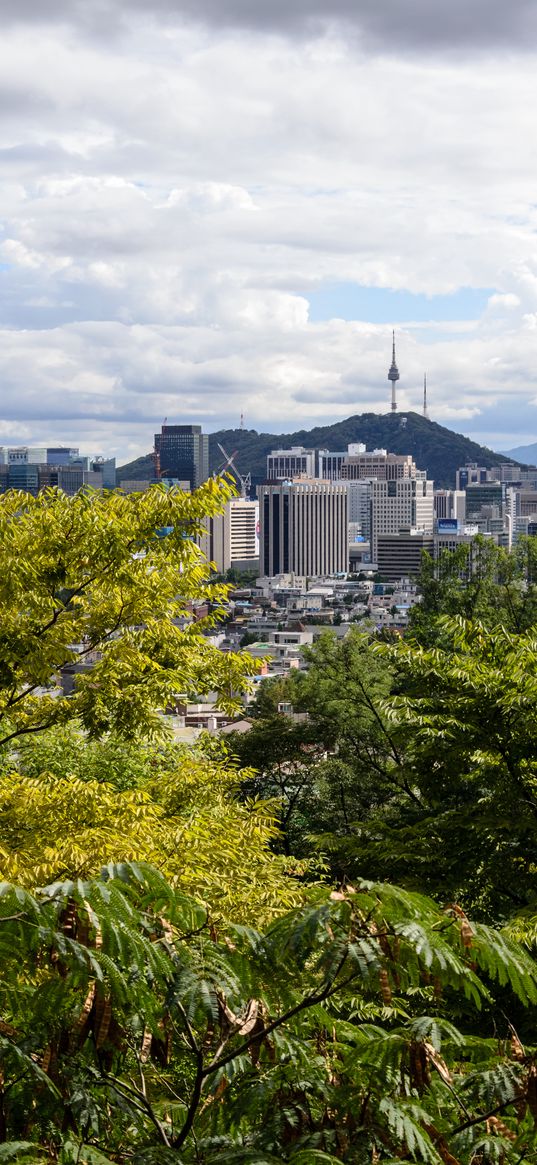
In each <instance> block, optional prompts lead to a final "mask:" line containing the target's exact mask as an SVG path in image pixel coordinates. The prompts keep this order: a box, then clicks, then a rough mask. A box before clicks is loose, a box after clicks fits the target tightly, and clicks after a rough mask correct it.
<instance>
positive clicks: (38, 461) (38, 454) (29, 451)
mask: <svg viewBox="0 0 537 1165" xmlns="http://www.w3.org/2000/svg"><path fill="white" fill-rule="evenodd" d="M8 461H9V464H10V465H46V464H47V450H46V448H45V447H44V446H39V447H36V446H33V447H32V446H30V445H18V446H13V448H11V449H9V450H8Z"/></svg>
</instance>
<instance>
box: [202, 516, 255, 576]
mask: <svg viewBox="0 0 537 1165" xmlns="http://www.w3.org/2000/svg"><path fill="white" fill-rule="evenodd" d="M201 548H202V550H203V553H204V554H205V556H206V558H208V560H209V561H210V562H214V564H215V567H216V570H217V571H218V573H219V574H225V573H226V571H227V570H229V569H230V568H231V567H235V568H236V569H237V570H257V569H258V564H259V503H258V502H250V501H246V499H245V498H231V500H230V501H229V502H227V503H226V508H225V510H224V512H223V514H216V515H215V517H214V518H209V519H208V523H207V534H206V535H204V537H203V538H202V540H201Z"/></svg>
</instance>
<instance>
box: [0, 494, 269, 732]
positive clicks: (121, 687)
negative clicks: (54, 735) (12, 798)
mask: <svg viewBox="0 0 537 1165" xmlns="http://www.w3.org/2000/svg"><path fill="white" fill-rule="evenodd" d="M229 493H230V490H229V487H228V486H227V485H226V483H225V482H217V481H212V480H211V481H208V482H206V483H205V485H203V486H202V487H201V489H199V490H197V491H195V493H193V494H192V495H189V494H186V493H183V492H182V491H180V490H178V489H172V490H169V491H166V490H165V489H164V488H161V487H159V486H156V487H155V488H153V489H151V490H148V491H147V492H145V493H139V494H133V495H129V496H123V495H121V494H119V493H107V494H99V493H88V492H82V493H79V494H77V495H76V497H73V498H68V497H66V496H65V495H64V494H63V493H62V492H61V491H59V490H46V491H44V492H43V493H40V494H39V496H38V497H36V498H33V497H30V496H29V495H28V494H24V493H21V492H19V491H9V492H8V493H5V494H2V495H1V497H0V545H1V547H2V556H3V569H2V577H1V580H0V745H1V744H2V743H4V744H5V743H6V742H9V741H10V740H13V739H18V738H21V737H24V736H25V735H27V734H31V733H35V732H40V731H42V730H43V729H44V728H47V727H49V726H51V725H54V724H62V723H65V722H67V721H69V720H71V719H74V718H78V719H80V720H81V721H82V723H83V724H84V726H85V728H86V729H87V730H88V732H90V733H92V734H94V735H102V734H103V733H105V732H107V731H109V730H111V729H113V730H114V731H115V732H116V733H117V734H120V735H122V736H124V737H133V736H135V735H140V736H143V735H146V736H147V735H158V734H159V733H162V728H163V725H162V720H161V717H160V715H159V711H158V710H159V709H162V708H164V707H166V705H167V704H168V703H169V702H171V701H173V700H174V699H175V698H176V696H178V695H180V696H181V697H182V698H185V697H188V695H190V694H196V695H200V694H202V693H204V692H207V691H209V690H212V689H216V690H217V692H218V693H219V697H220V700H221V702H222V703H223V704H226V705H229V704H230V703H231V700H232V696H233V695H234V694H235V693H236V692H239V691H240V690H241V689H242V688H243V687H244V684H245V678H246V675H247V674H248V672H249V671H252V670H255V669H254V665H253V664H252V662H251V661H248V658H247V657H245V656H242V657H237V656H234V655H232V654H222V653H221V652H219V651H217V650H216V649H215V648H212V647H211V646H210V645H209V643H208V642H207V640H206V639H205V637H204V631H205V630H206V628H207V626H208V625H210V624H211V623H212V621H213V620H214V619H215V618H218V617H219V615H220V614H221V613H222V611H223V603H224V599H225V593H226V592H225V588H222V587H221V586H218V585H213V584H211V583H210V582H209V570H208V567H207V565H206V564H205V563H204V561H203V559H202V556H201V553H200V551H199V549H198V545H197V541H196V539H197V536H198V534H199V533H200V531H201V527H202V523H203V520H204V518H206V517H207V516H208V515H211V514H214V513H217V512H218V511H219V510H220V509H221V508H222V506H223V505H224V504H225V501H226V499H227V497H228V496H229ZM200 599H204V600H206V601H207V602H209V603H210V604H211V607H212V610H213V614H212V615H211V616H210V617H209V618H208V619H207V620H205V622H204V621H202V622H198V623H196V622H194V621H193V620H192V617H191V609H192V603H193V602H196V601H198V600H200ZM84 662H89V663H90V664H91V667H90V668H88V669H87V671H86V672H83V671H82V672H81V673H80V674H77V675H76V676H75V681H74V691H73V693H72V694H70V695H65V694H62V689H61V682H60V681H61V676H62V674H64V673H65V671H66V669H69V668H74V667H76V666H77V665H78V666H80V665H81V664H84Z"/></svg>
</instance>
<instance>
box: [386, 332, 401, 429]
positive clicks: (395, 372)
mask: <svg viewBox="0 0 537 1165" xmlns="http://www.w3.org/2000/svg"><path fill="white" fill-rule="evenodd" d="M388 380H390V381H391V385H392V410H391V411H392V413H396V412H397V400H396V397H395V385H396V384H397V381H398V380H399V369H398V367H397V363H396V360H395V331H393V332H392V363H391V366H390V371H389V372H388Z"/></svg>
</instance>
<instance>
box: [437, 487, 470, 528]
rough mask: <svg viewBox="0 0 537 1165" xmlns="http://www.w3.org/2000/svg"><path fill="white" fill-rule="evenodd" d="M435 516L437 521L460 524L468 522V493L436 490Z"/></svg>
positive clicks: (458, 490)
mask: <svg viewBox="0 0 537 1165" xmlns="http://www.w3.org/2000/svg"><path fill="white" fill-rule="evenodd" d="M434 516H435V518H436V519H440V521H442V520H446V519H450V520H452V521H457V522H460V523H461V524H462V525H464V522H465V520H466V491H465V490H463V489H435V491H434Z"/></svg>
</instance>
